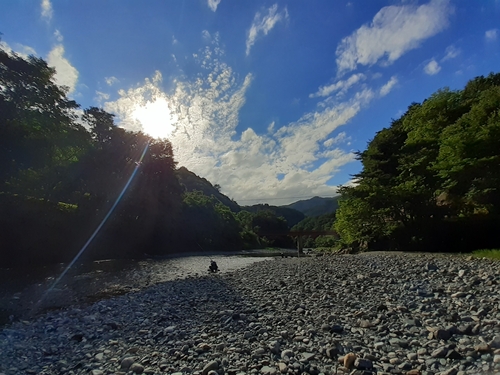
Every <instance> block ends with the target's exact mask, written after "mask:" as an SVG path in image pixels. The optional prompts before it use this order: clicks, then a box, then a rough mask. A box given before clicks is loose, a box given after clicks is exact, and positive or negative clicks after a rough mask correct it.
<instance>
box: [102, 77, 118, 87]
mask: <svg viewBox="0 0 500 375" xmlns="http://www.w3.org/2000/svg"><path fill="white" fill-rule="evenodd" d="M104 81H106V84H107V85H108V86H113V85H114V84H115V83H118V82H120V81H119V80H118V78H116V77H114V76H111V77H105V78H104Z"/></svg>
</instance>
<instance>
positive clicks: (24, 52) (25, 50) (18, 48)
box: [0, 40, 37, 58]
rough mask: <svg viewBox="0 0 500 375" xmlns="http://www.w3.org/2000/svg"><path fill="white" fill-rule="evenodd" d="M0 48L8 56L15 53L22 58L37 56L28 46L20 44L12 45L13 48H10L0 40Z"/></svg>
mask: <svg viewBox="0 0 500 375" xmlns="http://www.w3.org/2000/svg"><path fill="white" fill-rule="evenodd" d="M0 48H2V49H3V50H4V51H5V52H7V53H8V54H13V53H16V54H17V55H19V56H21V57H22V58H27V57H28V56H29V55H33V56H36V54H37V53H36V51H35V50H34V49H33V48H32V47H30V46H25V45H23V44H20V43H14V47H11V46H10V45H9V44H8V43H6V42H4V41H3V40H0Z"/></svg>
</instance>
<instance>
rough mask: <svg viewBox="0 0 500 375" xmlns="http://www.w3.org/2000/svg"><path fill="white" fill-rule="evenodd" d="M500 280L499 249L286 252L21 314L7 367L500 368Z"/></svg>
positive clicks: (6, 341)
mask: <svg viewBox="0 0 500 375" xmlns="http://www.w3.org/2000/svg"><path fill="white" fill-rule="evenodd" d="M499 284H500V262H495V261H490V260H486V259H475V258H465V257H458V256H454V257H452V256H436V255H425V254H418V255H413V254H386V253H367V254H360V255H337V256H324V257H312V258H301V259H297V258H285V259H282V258H277V259H275V260H266V261H263V262H258V263H254V264H251V265H249V266H248V267H246V268H244V269H240V270H237V271H234V272H226V273H223V274H216V275H206V276H197V277H195V276H188V277H186V278H185V279H180V280H171V281H166V282H163V283H160V284H156V285H153V286H151V287H149V288H147V289H145V290H142V291H138V292H131V293H127V294H125V295H121V296H118V297H114V298H111V299H107V300H103V301H100V302H96V303H94V304H92V305H90V306H87V307H85V308H77V307H69V308H66V309H65V310H61V311H55V312H47V313H45V314H43V315H42V316H39V317H37V318H36V319H34V320H29V321H19V322H15V323H13V324H11V325H9V326H7V327H5V328H3V329H2V330H0V374H5V375H7V374H9V375H10V374H93V375H99V374H102V375H104V374H122V375H123V374H127V375H128V374H175V375H181V374H193V375H243V374H255V375H257V374H259V375H260V374H262V375H278V374H290V375H307V374H310V375H320V374H325V375H331V374H353V375H370V374H381V375H382V374H408V375H419V374H420V375H435V374H441V375H445V374H446V375H466V374H497V373H500V324H499V323H500V286H499Z"/></svg>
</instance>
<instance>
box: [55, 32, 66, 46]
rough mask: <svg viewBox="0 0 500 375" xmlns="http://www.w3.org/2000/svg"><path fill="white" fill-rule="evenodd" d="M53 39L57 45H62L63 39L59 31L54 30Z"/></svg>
mask: <svg viewBox="0 0 500 375" xmlns="http://www.w3.org/2000/svg"><path fill="white" fill-rule="evenodd" d="M54 37H55V38H56V40H57V41H58V42H59V43H62V42H63V40H64V37H63V36H62V34H61V32H60V31H59V30H57V29H56V31H54Z"/></svg>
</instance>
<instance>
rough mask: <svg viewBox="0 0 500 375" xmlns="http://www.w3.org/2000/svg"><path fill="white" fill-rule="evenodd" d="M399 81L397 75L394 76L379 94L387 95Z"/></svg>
mask: <svg viewBox="0 0 500 375" xmlns="http://www.w3.org/2000/svg"><path fill="white" fill-rule="evenodd" d="M397 83H398V79H397V78H396V76H392V77H391V79H390V80H389V81H388V82H387V83H386V84H385V85H383V86H382V87H381V88H380V91H379V94H380V96H386V95H387V94H389V93H390V92H391V90H392V89H393V87H394V86H396V84H397Z"/></svg>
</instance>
